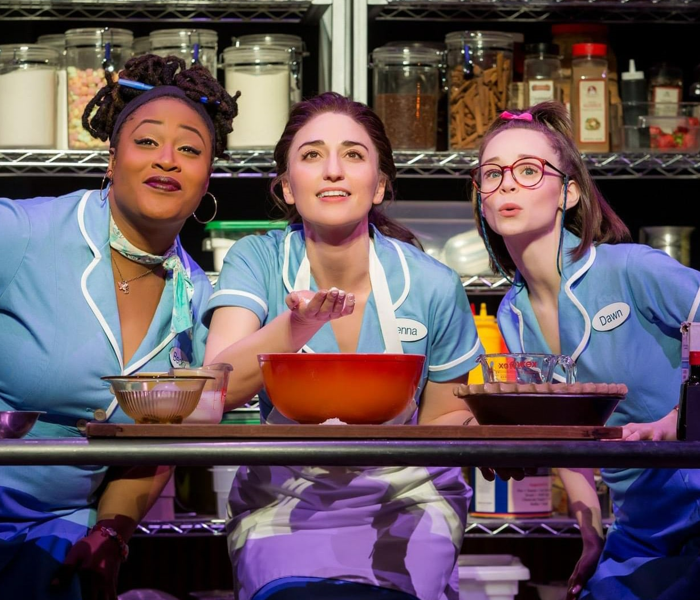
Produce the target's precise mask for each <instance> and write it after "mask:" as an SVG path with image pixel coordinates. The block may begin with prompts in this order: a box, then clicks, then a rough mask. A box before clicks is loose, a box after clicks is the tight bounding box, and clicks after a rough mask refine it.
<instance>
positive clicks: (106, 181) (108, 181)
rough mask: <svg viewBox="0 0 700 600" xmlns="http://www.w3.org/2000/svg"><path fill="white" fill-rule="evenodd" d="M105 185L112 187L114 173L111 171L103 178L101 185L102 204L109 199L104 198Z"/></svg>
mask: <svg viewBox="0 0 700 600" xmlns="http://www.w3.org/2000/svg"><path fill="white" fill-rule="evenodd" d="M105 184H108V185H112V171H110V170H109V169H108V170H107V172H106V173H105V176H104V177H103V178H102V183H101V184H100V200H102V202H104V201H105V200H107V198H105V197H104V196H103V192H104V189H105Z"/></svg>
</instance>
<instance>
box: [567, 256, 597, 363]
mask: <svg viewBox="0 0 700 600" xmlns="http://www.w3.org/2000/svg"><path fill="white" fill-rule="evenodd" d="M595 256H596V249H595V246H591V255H590V256H589V257H588V260H587V261H586V264H584V265H583V266H582V267H581V268H580V269H579V270H578V271H576V273H574V274H573V275H572V276H571V277H570V278H569V280H568V281H567V282H566V285H565V286H564V291H565V292H566V295H567V296H568V297H569V300H571V302H572V304H573V305H574V306H575V307H576V308H578V310H579V312H580V313H581V314H582V315H583V320H584V323H585V326H584V331H583V338H582V339H581V342H580V343H579V345H578V348H576V350H575V351H574V353H573V354H572V355H571V360H574V361H575V360H576V359H577V358H578V357H579V356H580V355H581V352H583V349H584V348H585V347H586V344H587V343H588V338H589V337H590V336H591V319H590V317H589V316H588V313H587V312H586V309H585V308H583V305H582V304H581V302H579V300H578V298H576V296H574V293H573V292H572V291H571V286H572V285H573V284H574V282H575V281H576V280H577V279H578V278H579V277H581V276H582V275H583V274H584V273H585V272H586V271H588V269H590V268H591V265H592V264H593V261H594V260H595Z"/></svg>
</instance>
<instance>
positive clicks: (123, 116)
mask: <svg viewBox="0 0 700 600" xmlns="http://www.w3.org/2000/svg"><path fill="white" fill-rule="evenodd" d="M125 87H131V88H134V87H135V86H133V85H128V86H125ZM144 87H145V86H144ZM158 98H177V99H178V100H182V101H183V102H185V103H187V105H188V106H189V107H190V108H192V109H193V110H194V111H195V112H197V114H198V115H200V116H201V117H202V119H203V120H204V123H205V124H206V126H207V130H208V131H209V135H211V140H212V145H216V133H215V130H214V121H213V120H212V118H211V116H210V115H209V113H208V112H207V111H206V110H205V108H204V106H203V105H202V103H201V102H195V101H194V100H192V99H191V98H190V97H189V96H188V95H187V94H186V93H185V92H184V91H183V90H181V89H180V88H179V87H176V86H174V85H159V86H156V87H153V88H152V89H149V90H147V91H145V92H144V93H143V94H141V95H140V96H136V98H134V99H133V100H130V101H129V102H128V103H127V104H126V105H125V106H124V108H123V109H122V111H121V112H120V113H119V116H118V117H117V122H116V123H115V124H114V129H113V130H112V134H111V135H110V136H109V139H110V145H111V143H112V141H113V140H115V139H116V138H117V135H118V134H119V130H120V129H121V128H122V125H124V122H125V121H126V120H127V119H128V118H129V116H130V115H132V114H133V113H134V111H136V110H138V109H139V108H141V107H142V106H143V105H144V104H147V103H149V102H151V101H153V100H157V99H158Z"/></svg>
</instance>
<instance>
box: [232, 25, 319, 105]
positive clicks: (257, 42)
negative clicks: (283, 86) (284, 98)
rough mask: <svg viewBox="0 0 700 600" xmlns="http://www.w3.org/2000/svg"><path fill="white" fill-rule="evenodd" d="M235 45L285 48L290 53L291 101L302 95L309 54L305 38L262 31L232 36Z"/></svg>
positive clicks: (295, 100) (298, 100)
mask: <svg viewBox="0 0 700 600" xmlns="http://www.w3.org/2000/svg"><path fill="white" fill-rule="evenodd" d="M231 43H232V44H233V45H234V46H261V47H268V48H269V47H271V48H284V49H285V50H287V52H289V54H290V61H291V62H290V67H291V78H290V80H289V84H290V86H289V101H290V102H291V103H292V104H294V103H295V102H300V101H301V97H302V90H303V87H302V82H303V60H302V59H303V58H305V57H306V56H309V53H308V52H307V51H306V45H305V44H304V40H303V39H301V37H299V36H298V35H291V34H289V33H260V34H257V33H256V34H251V35H242V36H240V37H238V38H235V37H234V38H231Z"/></svg>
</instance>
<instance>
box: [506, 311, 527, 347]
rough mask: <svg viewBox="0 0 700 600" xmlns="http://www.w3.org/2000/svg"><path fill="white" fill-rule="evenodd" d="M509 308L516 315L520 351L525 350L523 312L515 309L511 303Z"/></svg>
mask: <svg viewBox="0 0 700 600" xmlns="http://www.w3.org/2000/svg"><path fill="white" fill-rule="evenodd" d="M510 309H511V310H512V311H513V312H514V313H515V314H516V315H517V316H518V336H519V337H520V352H525V324H524V323H523V313H522V311H521V310H519V309H517V308H516V307H515V306H514V305H513V304H511V305H510ZM509 350H510V348H509ZM511 352H512V350H511Z"/></svg>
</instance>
